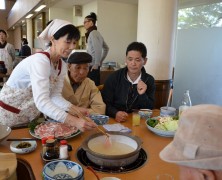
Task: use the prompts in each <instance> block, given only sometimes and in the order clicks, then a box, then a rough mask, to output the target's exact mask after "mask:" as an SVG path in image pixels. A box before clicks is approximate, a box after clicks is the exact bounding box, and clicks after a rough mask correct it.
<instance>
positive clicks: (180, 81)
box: [172, 28, 222, 108]
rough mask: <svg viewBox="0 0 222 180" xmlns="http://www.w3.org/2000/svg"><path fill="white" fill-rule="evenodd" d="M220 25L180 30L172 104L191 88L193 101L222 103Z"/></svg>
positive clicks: (177, 103)
mask: <svg viewBox="0 0 222 180" xmlns="http://www.w3.org/2000/svg"><path fill="white" fill-rule="evenodd" d="M221 34H222V28H207V29H187V30H179V31H178V37H177V54H176V66H175V76H174V77H175V79H174V93H173V103H172V105H173V106H174V107H176V108H178V106H179V105H180V103H181V100H182V96H183V93H184V91H185V90H186V89H189V90H190V96H191V101H192V103H193V105H196V104H206V103H210V104H217V105H222V83H221V82H222V71H221V67H222V53H221V52H222V36H221Z"/></svg>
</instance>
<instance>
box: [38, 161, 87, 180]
mask: <svg viewBox="0 0 222 180" xmlns="http://www.w3.org/2000/svg"><path fill="white" fill-rule="evenodd" d="M42 175H43V179H44V180H57V179H63V180H66V179H69V180H83V179H84V170H83V168H82V167H81V166H80V165H79V164H77V163H76V162H73V161H69V160H57V161H51V162H49V163H47V164H46V165H45V166H44V168H43V172H42Z"/></svg>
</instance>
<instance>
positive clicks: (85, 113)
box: [69, 105, 89, 116]
mask: <svg viewBox="0 0 222 180" xmlns="http://www.w3.org/2000/svg"><path fill="white" fill-rule="evenodd" d="M76 110H78V111H79V112H80V113H81V114H83V115H84V116H89V110H88V109H87V108H83V107H78V106H74V105H72V106H71V108H70V110H69V111H71V113H70V114H76V113H75V111H76Z"/></svg>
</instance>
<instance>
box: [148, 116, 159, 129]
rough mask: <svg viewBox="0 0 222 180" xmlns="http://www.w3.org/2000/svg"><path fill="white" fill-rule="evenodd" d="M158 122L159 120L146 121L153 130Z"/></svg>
mask: <svg viewBox="0 0 222 180" xmlns="http://www.w3.org/2000/svg"><path fill="white" fill-rule="evenodd" d="M158 122H159V120H156V119H152V118H150V119H148V121H147V124H148V125H149V126H151V127H153V128H154V127H155V126H156V125H157V124H158Z"/></svg>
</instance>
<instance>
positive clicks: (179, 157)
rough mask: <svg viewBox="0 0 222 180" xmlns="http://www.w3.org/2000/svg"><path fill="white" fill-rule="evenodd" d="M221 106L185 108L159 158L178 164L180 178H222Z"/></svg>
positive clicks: (203, 179) (208, 105)
mask: <svg viewBox="0 0 222 180" xmlns="http://www.w3.org/2000/svg"><path fill="white" fill-rule="evenodd" d="M221 126H222V107H221V106H217V105H211V104H202V105H196V106H192V107H190V108H188V109H187V110H185V111H184V112H183V113H182V114H181V116H180V119H179V127H178V129H177V131H176V134H175V136H174V138H173V141H172V142H171V143H170V144H168V145H167V146H166V147H165V148H164V149H163V150H162V151H161V152H160V158H161V159H162V160H164V161H166V162H170V163H175V164H177V165H179V169H180V180H221V179H222V142H221V136H222V131H221Z"/></svg>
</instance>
